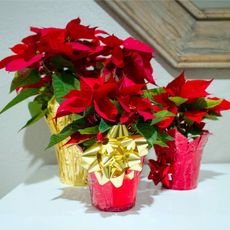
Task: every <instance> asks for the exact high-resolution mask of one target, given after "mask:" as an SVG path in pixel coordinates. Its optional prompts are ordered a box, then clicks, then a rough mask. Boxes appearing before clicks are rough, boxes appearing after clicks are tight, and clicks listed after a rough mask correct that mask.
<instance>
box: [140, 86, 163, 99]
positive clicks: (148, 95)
mask: <svg viewBox="0 0 230 230" xmlns="http://www.w3.org/2000/svg"><path fill="white" fill-rule="evenodd" d="M164 92H165V89H164V88H163V87H158V88H154V89H147V90H144V91H143V97H145V98H148V99H150V100H152V99H153V96H155V95H158V94H161V93H164Z"/></svg>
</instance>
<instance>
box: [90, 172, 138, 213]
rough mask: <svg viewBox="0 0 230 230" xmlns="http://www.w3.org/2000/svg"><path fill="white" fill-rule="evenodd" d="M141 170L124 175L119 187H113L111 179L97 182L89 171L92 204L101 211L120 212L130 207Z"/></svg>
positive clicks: (133, 201)
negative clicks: (130, 177) (132, 175)
mask: <svg viewBox="0 0 230 230" xmlns="http://www.w3.org/2000/svg"><path fill="white" fill-rule="evenodd" d="M140 175H141V172H134V177H133V178H132V179H129V178H127V177H124V179H123V183H122V185H121V186H120V187H118V188H117V187H115V186H114V185H113V184H112V183H111V181H108V182H107V183H106V184H104V185H101V184H99V182H98V180H97V178H96V176H95V174H94V173H89V175H88V180H89V182H88V183H89V188H90V194H91V201H92V204H93V205H94V206H95V207H96V208H97V209H99V210H101V211H108V212H121V211H125V210H128V209H130V208H132V207H133V206H134V205H135V202H136V193H137V188H138V184H139V181H140Z"/></svg>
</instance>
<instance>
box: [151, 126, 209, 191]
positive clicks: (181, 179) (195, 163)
mask: <svg viewBox="0 0 230 230" xmlns="http://www.w3.org/2000/svg"><path fill="white" fill-rule="evenodd" d="M169 135H171V136H172V137H173V138H174V140H173V141H168V142H167V145H168V146H169V147H161V146H154V149H155V152H156V155H157V161H154V160H150V162H149V165H150V168H151V173H150V175H149V179H152V180H153V181H154V183H155V184H157V183H158V182H161V183H162V185H163V186H164V187H166V188H169V189H175V190H190V189H194V188H196V187H197V183H198V176H199V170H200V162H201V157H202V152H203V149H204V146H205V144H206V142H207V140H208V135H209V134H208V133H204V134H203V135H201V136H199V137H198V138H196V139H195V140H192V141H189V140H188V138H186V137H185V136H184V135H182V134H181V133H180V132H178V131H177V130H176V129H171V130H169Z"/></svg>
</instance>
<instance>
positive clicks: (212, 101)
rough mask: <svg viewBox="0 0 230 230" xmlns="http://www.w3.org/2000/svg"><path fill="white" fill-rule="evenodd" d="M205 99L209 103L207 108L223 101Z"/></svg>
mask: <svg viewBox="0 0 230 230" xmlns="http://www.w3.org/2000/svg"><path fill="white" fill-rule="evenodd" d="M205 101H206V103H207V107H206V109H211V108H213V107H215V106H217V105H219V104H220V103H221V102H222V101H223V99H219V100H212V99H208V98H205Z"/></svg>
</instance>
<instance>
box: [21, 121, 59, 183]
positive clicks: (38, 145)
mask: <svg viewBox="0 0 230 230" xmlns="http://www.w3.org/2000/svg"><path fill="white" fill-rule="evenodd" d="M49 138H50V132H49V129H48V127H47V125H46V123H45V121H44V120H43V119H42V120H40V121H39V122H37V123H36V124H34V125H32V126H30V127H28V128H26V129H25V135H24V147H25V149H26V150H27V151H28V153H29V154H30V155H32V157H31V161H30V164H29V166H28V167H29V168H32V167H33V166H34V165H35V164H37V162H38V161H40V162H41V166H43V165H47V164H56V156H55V151H54V148H50V149H48V150H45V148H46V146H47V144H48V142H49ZM47 179H48V178H47Z"/></svg>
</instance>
